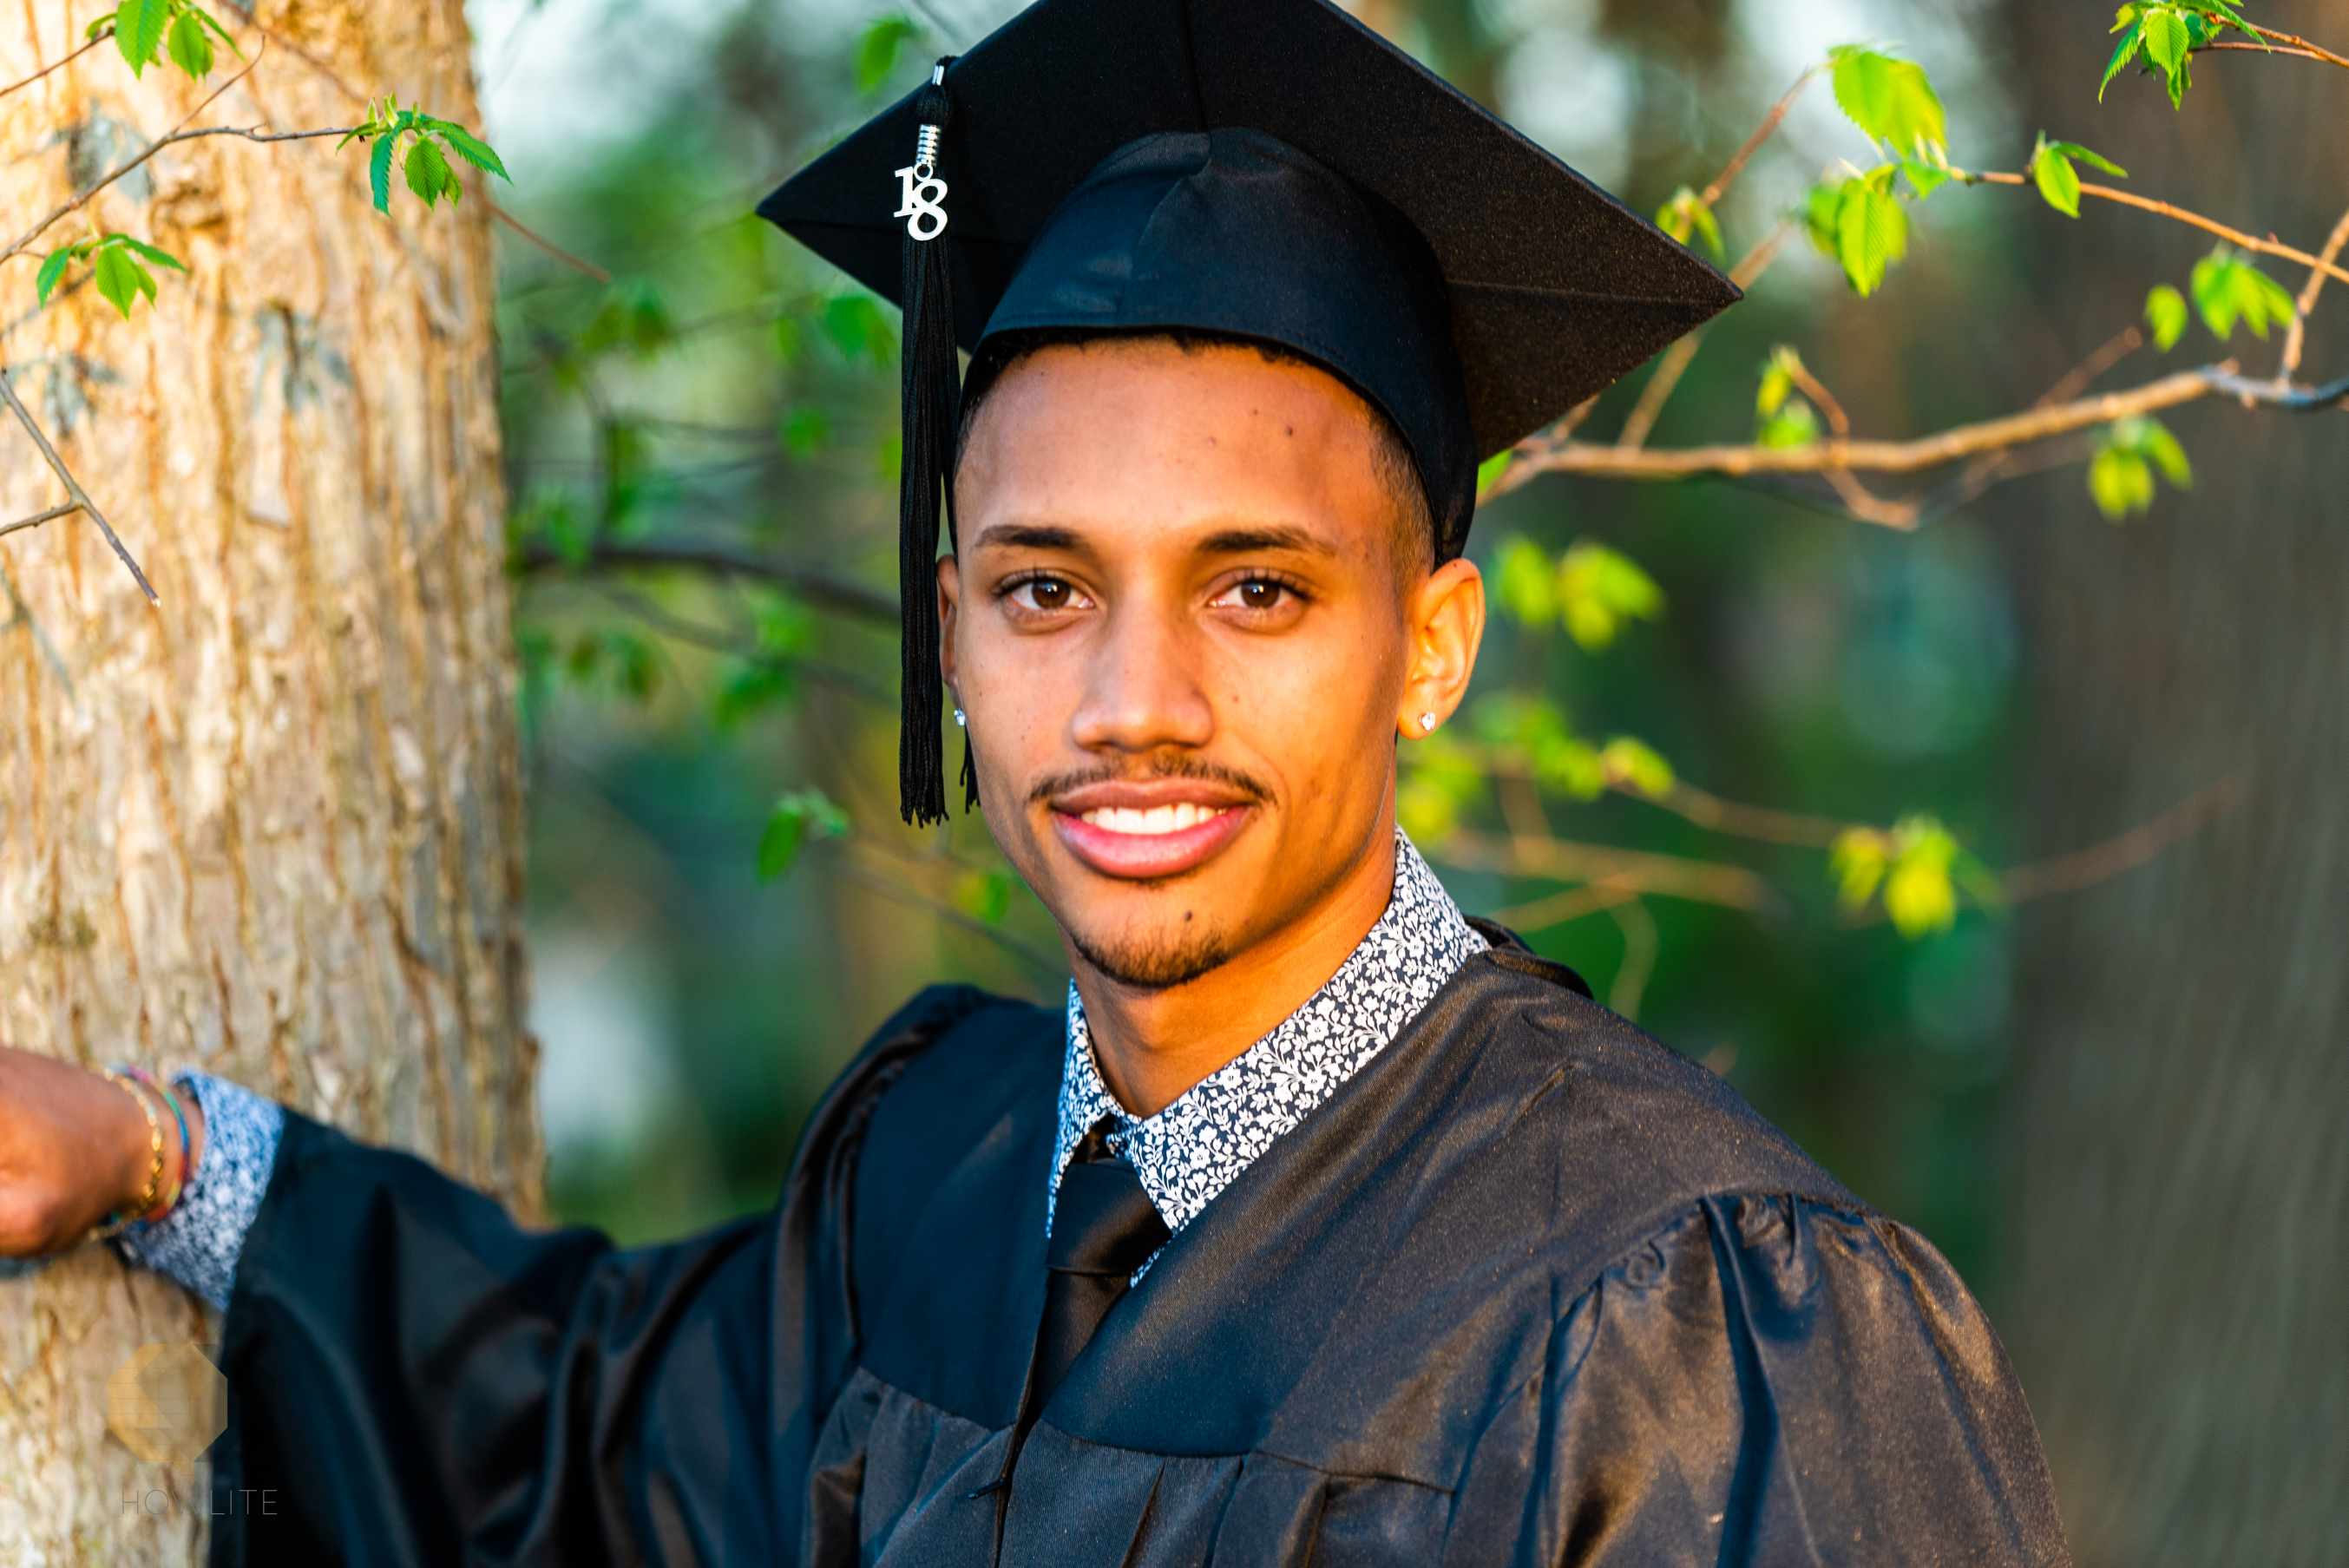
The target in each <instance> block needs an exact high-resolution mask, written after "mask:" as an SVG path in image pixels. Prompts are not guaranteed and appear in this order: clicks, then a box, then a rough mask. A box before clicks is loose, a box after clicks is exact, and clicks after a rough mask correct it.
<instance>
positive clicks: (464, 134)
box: [431, 119, 513, 185]
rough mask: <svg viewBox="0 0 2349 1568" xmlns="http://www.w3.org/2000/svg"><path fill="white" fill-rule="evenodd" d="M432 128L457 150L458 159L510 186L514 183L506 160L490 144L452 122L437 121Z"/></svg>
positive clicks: (432, 123)
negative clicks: (507, 169) (507, 170)
mask: <svg viewBox="0 0 2349 1568" xmlns="http://www.w3.org/2000/svg"><path fill="white" fill-rule="evenodd" d="M431 126H432V129H434V130H437V131H439V132H440V135H441V138H442V139H444V140H446V141H447V142H448V143H449V145H450V148H451V149H452V150H455V152H456V154H457V156H458V157H460V158H461V159H463V160H465V161H466V162H468V163H470V164H471V165H472V166H473V167H474V168H476V169H479V170H482V171H483V172H485V173H490V174H494V175H496V176H497V177H498V178H499V179H501V180H502V181H505V182H506V183H507V184H509V185H511V184H512V183H513V176H512V175H510V174H508V173H507V172H506V166H505V160H502V159H501V158H500V157H499V156H498V155H497V152H496V151H495V150H493V149H492V147H491V146H490V144H489V143H488V142H486V141H483V140H482V139H481V138H480V137H478V136H475V135H474V134H473V133H472V132H471V131H470V130H467V129H465V128H464V127H463V126H461V125H458V124H456V123H455V122H454V121H451V120H445V119H436V120H433V121H432V122H431Z"/></svg>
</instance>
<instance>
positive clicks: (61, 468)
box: [0, 370, 160, 604]
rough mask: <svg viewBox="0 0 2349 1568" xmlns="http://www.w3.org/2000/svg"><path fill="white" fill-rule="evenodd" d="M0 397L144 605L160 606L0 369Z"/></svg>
mask: <svg viewBox="0 0 2349 1568" xmlns="http://www.w3.org/2000/svg"><path fill="white" fill-rule="evenodd" d="M0 397H5V398H6V399H7V402H8V407H10V408H11V409H12V410H14V411H15V413H16V418H17V420H18V421H19V422H20V423H22V424H23V425H24V427H25V430H26V434H28V435H30V436H31V437H32V438H33V444H34V445H35V446H36V447H38V448H40V449H41V456H42V457H44V458H47V459H48V463H49V471H50V472H52V473H54V474H56V475H57V480H58V482H60V483H61V484H63V485H64V486H65V487H66V493H67V495H69V496H71V497H73V499H74V504H75V505H77V506H78V507H80V508H81V510H82V511H86V512H88V513H89V516H90V521H93V522H95V523H97V524H98V531H99V532H100V533H103V534H104V535H106V542H107V543H109V544H110V545H112V546H113V547H114V553H115V554H116V555H118V556H119V557H121V560H122V564H123V565H125V566H128V567H129V568H130V576H131V578H132V580H133V581H134V582H136V583H138V584H139V591H140V593H144V594H146V595H147V603H150V604H153V603H160V601H158V600H157V598H156V596H155V585H154V584H153V583H150V582H148V581H147V573H144V572H141V571H140V570H139V562H137V561H135V560H133V559H131V555H130V552H129V550H127V549H125V548H124V547H123V543H122V541H121V539H120V537H119V536H118V535H117V534H116V533H115V531H114V525H113V524H112V523H109V522H108V521H106V514H105V513H104V512H102V511H98V503H97V502H96V501H94V500H90V499H89V492H88V490H83V489H82V488H81V481H80V480H77V479H75V478H74V477H73V470H72V469H69V468H67V467H66V464H65V459H63V458H60V457H58V456H57V449H56V448H55V447H52V446H51V445H49V438H48V437H47V436H46V435H44V434H43V433H42V431H41V427H40V425H39V424H38V423H37V422H36V420H35V419H34V418H33V411H32V410H31V409H29V408H27V407H25V405H24V401H23V400H22V399H21V398H19V397H17V396H16V387H14V386H12V385H11V384H10V383H9V380H8V372H7V371H5V370H0Z"/></svg>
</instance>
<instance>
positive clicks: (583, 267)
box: [481, 196, 612, 284]
mask: <svg viewBox="0 0 2349 1568" xmlns="http://www.w3.org/2000/svg"><path fill="white" fill-rule="evenodd" d="M481 200H482V201H484V202H487V203H488V205H489V209H490V215H491V216H492V217H493V218H495V219H497V221H498V222H501V223H503V224H504V225H505V226H506V227H507V228H509V229H512V231H513V232H515V233H517V234H520V235H521V236H522V237H523V239H525V240H528V241H529V242H531V243H532V244H533V245H536V246H537V247H538V248H539V249H540V250H542V251H544V252H545V253H547V254H548V255H550V256H553V257H554V259H555V260H556V261H558V262H561V263H563V264H564V266H567V267H571V268H573V269H574V270H575V271H578V272H581V273H585V274H586V275H587V276H589V277H591V278H593V279H595V281H596V282H597V283H599V284H608V283H610V282H611V281H612V274H611V273H607V272H605V270H604V269H603V268H601V267H599V266H597V265H596V264H595V263H593V262H591V261H588V260H586V259H585V257H582V256H574V255H573V254H572V253H570V252H569V251H566V250H564V248H563V247H562V246H560V245H558V244H556V243H555V242H554V241H552V240H550V239H548V238H547V237H546V236H545V235H543V234H542V233H540V232H538V231H537V230H535V229H533V228H532V227H530V225H528V224H527V223H524V222H523V221H522V220H521V219H519V218H517V217H515V216H514V215H513V214H512V213H511V212H509V211H506V210H505V209H504V208H502V207H501V206H499V205H498V204H497V203H496V202H495V201H490V199H489V198H488V197H487V196H484V197H482V198H481Z"/></svg>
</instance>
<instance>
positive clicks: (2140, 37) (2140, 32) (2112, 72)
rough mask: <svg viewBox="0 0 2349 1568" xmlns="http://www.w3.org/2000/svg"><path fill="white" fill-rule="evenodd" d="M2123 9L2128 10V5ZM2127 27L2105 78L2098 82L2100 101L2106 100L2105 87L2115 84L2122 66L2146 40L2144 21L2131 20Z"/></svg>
mask: <svg viewBox="0 0 2349 1568" xmlns="http://www.w3.org/2000/svg"><path fill="white" fill-rule="evenodd" d="M2123 9H2124V10H2127V7H2123ZM2127 27H2128V30H2127V32H2124V33H2122V34H2121V42H2120V46H2119V47H2118V48H2116V49H2115V50H2114V51H2113V58H2112V63H2111V64H2110V65H2108V66H2106V67H2105V79H2104V80H2102V81H2100V82H2098V83H2097V84H2096V101H2097V102H2098V103H2102V102H2104V101H2105V89H2106V88H2108V87H2110V86H2112V85H2113V78H2114V77H2116V76H2119V75H2120V74H2121V67H2123V66H2126V65H2127V64H2128V63H2129V58H2130V57H2132V56H2133V55H2135V54H2136V53H2137V47H2138V46H2139V45H2141V44H2143V43H2144V41H2145V26H2144V24H2143V23H2141V22H2137V21H2135V20H2131V21H2130V22H2129V23H2128V25H2127Z"/></svg>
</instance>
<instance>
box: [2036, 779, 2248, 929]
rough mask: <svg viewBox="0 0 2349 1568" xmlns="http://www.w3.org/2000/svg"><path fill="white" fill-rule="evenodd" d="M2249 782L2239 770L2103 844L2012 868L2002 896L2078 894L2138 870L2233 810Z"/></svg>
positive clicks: (2041, 896)
mask: <svg viewBox="0 0 2349 1568" xmlns="http://www.w3.org/2000/svg"><path fill="white" fill-rule="evenodd" d="M2247 782H2248V772H2247V770H2238V771H2236V772H2233V773H2230V774H2228V775H2227V776H2226V777H2225V778H2223V779H2219V780H2218V781H2217V782H2216V783H2212V784H2207V785H2205V786H2203V787H2202V788H2201V789H2198V790H2196V791H2195V792H2194V793H2193V794H2191V795H2189V796H2188V797H2187V798H2186V799H2183V800H2180V801H2179V802H2178V804H2177V805H2175V806H2172V807H2170V808H2169V810H2167V811H2164V812H2162V813H2161V814H2160V815H2159V816H2158V817H2154V818H2152V819H2150V820H2147V821H2144V822H2140V823H2138V824H2137V826H2136V827H2134V828H2131V829H2129V830H2127V832H2125V833H2120V834H2117V835H2116V836H2115V837H2113V838H2110V839H2106V841H2104V842H2102V843H2100V844H2091V845H2090V846H2089V847H2087V848H2086V849H2085V850H2075V851H2072V852H2071V853H2069V854H2063V855H2055V856H2053V857H2051V858H2049V859H2047V860H2044V861H2029V862H2026V863H2025V864H2023V865H2019V866H2013V867H2010V868H2009V869H2007V870H2005V871H2003V872H1998V873H1997V876H1998V885H1999V891H2000V892H2001V893H2002V894H2003V895H2004V896H2005V898H2006V900H2007V902H2008V903H2022V902H2023V901H2024V900H2026V899H2034V898H2044V897H2046V896H2047V895H2048V894H2050V893H2058V892H2077V891H2078V890H2079V889H2081V888H2084V887H2090V886H2093V885H2094V884H2095V883H2097V882H2105V881H2106V880H2108V879H2110V878H2112V877H2116V876H2118V875H2119V874H2120V873H2121V872H2126V871H2133V870H2135V869H2136V868H2137V867H2138V866H2141V865H2143V864H2145V862H2146V861H2149V860H2151V859H2153V857H2154V856H2156V855H2158V854H2159V853H2160V852H2161V851H2164V850H2166V849H2168V847H2169V846H2170V845H2172V844H2174V843H2177V842H2178V841H2179V840H2181V839H2184V838H2186V837H2187V836H2188V835H2189V834H2191V833H2193V832H2195V831H2197V830H2199V829H2201V828H2202V827H2203V826H2204V825H2206V824H2207V823H2209V822H2211V821H2214V820H2217V819H2218V818H2220V817H2221V816H2223V815H2225V814H2226V813H2227V812H2228V811H2230V810H2233V808H2234V806H2235V804H2236V802H2237V800H2238V799H2240V797H2241V794H2242V792H2243V789H2244V787H2245V785H2246V784H2247Z"/></svg>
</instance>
